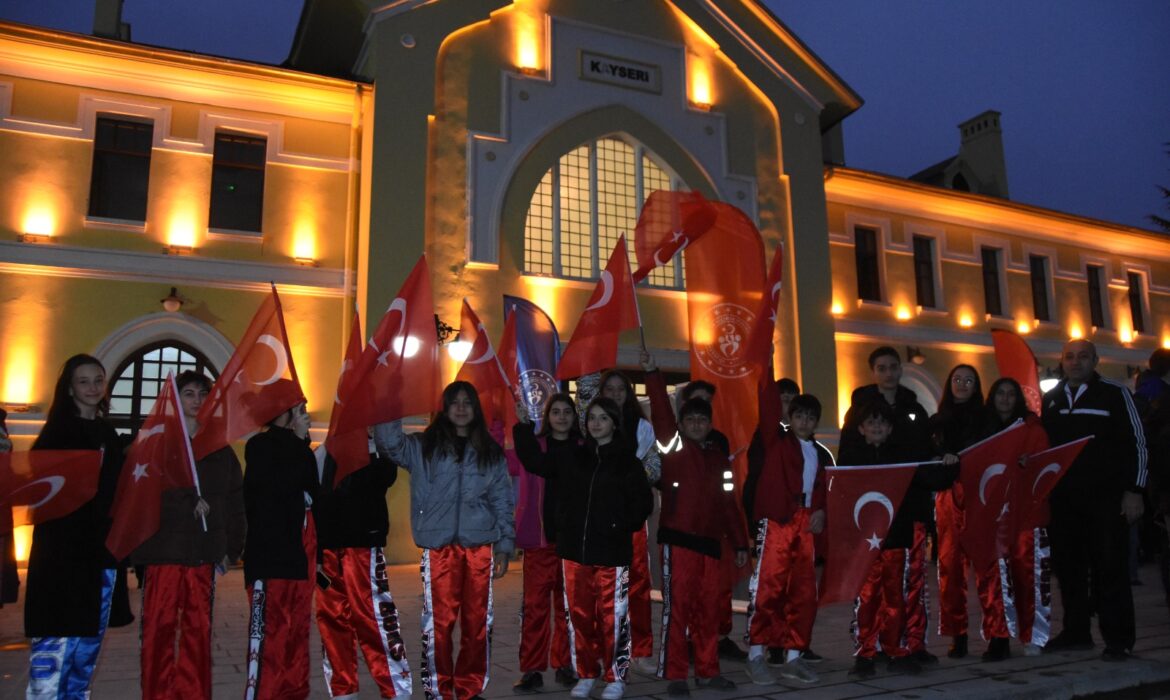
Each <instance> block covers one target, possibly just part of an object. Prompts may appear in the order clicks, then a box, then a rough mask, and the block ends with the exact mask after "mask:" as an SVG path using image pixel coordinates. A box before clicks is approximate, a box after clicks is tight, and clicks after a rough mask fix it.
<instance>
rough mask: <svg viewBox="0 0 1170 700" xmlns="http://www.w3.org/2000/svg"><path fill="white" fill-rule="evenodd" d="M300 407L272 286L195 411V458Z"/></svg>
mask: <svg viewBox="0 0 1170 700" xmlns="http://www.w3.org/2000/svg"><path fill="white" fill-rule="evenodd" d="M304 401H305V394H304V392H303V391H301V384H300V381H299V380H298V379H297V368H296V366H295V365H294V364H293V357H292V350H290V349H289V346H288V334H287V333H286V332H285V329H284V315H283V314H282V313H281V309H280V297H278V296H277V294H276V287H275V286H273V287H272V294H271V295H270V296H268V297H266V298H265V299H264V301H263V302H262V303H261V304H260V308H259V309H257V310H256V315H255V316H253V317H252V322H251V323H250V324H249V325H248V330H247V331H245V332H244V337H243V338H241V339H240V343H239V345H237V346H236V351H235V353H233V354H232V357H231V359H230V360H228V363H227V365H226V366H224V368H223V373H222V374H220V375H219V379H218V380H217V381H216V382H215V384H214V385H213V386H212V387H211V393H210V394H209V395H208V397H207V400H206V401H205V402H204V403H203V407H202V408H200V409H199V416H198V418H197V421H198V422H199V430H198V432H197V433H196V434H195V441H194V443H193V448H194V451H195V458H196V459H203V458H204V457H206V456H207V455H209V454H211V453H212V452H215V451H216V450H218V449H220V448H221V447H226V446H227V445H228V444H229V443H231V442H232V441H234V440H239V439H240V438H242V437H244V436H245V435H248V434H249V433H254V432H256V431H257V430H259V429H260V427H261V426H263V425H266V424H267V423H268V422H269V421H271V420H272V419H273V418H276V417H277V416H279V415H280V414H282V413H284V412H285V411H287V410H289V409H290V408H292V407H293V406H296V405H297V404H300V403H304Z"/></svg>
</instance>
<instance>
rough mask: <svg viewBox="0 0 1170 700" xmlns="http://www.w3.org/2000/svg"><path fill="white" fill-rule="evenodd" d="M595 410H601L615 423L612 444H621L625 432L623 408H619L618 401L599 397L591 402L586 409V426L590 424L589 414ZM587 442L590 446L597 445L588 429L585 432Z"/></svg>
mask: <svg viewBox="0 0 1170 700" xmlns="http://www.w3.org/2000/svg"><path fill="white" fill-rule="evenodd" d="M594 408H600V409H601V410H603V411H605V413H606V415H608V416H609V419H610V420H612V421H613V437H612V438H611V443H613V444H618V443H620V442H621V440H622V435H623V433H624V432H625V431H624V430H623V429H622V418H623V416H622V407H621V406H618V404H617V401H614V400H613V399H609V398H606V397H604V396H598V397H597V398H595V399H593V400H592V401H590V402H589V405H588V406H586V407H585V422H586V424H588V423H589V412H590V411H592V410H593V409H594ZM585 440H586V441H587V443H588V444H589V445H596V444H597V441H596V440H594V439H593V436H592V435H590V434H589V431H588V429H587V430H586V431H585Z"/></svg>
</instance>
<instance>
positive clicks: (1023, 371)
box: [991, 328, 1041, 415]
mask: <svg viewBox="0 0 1170 700" xmlns="http://www.w3.org/2000/svg"><path fill="white" fill-rule="evenodd" d="M991 342H992V343H993V344H994V345H995V364H996V367H998V368H999V376H1001V377H1011V378H1012V379H1014V380H1016V381H1017V382H1019V383H1020V388H1021V389H1023V390H1024V401H1025V402H1026V403H1027V404H1028V410H1029V411H1031V412H1032V413H1035V414H1036V415H1040V398H1041V391H1040V375H1038V374H1037V373H1036V356H1035V355H1034V354H1032V349H1031V348H1029V347H1028V343H1027V342H1025V341H1024V339H1023V338H1021V337H1020V336H1019V335H1017V334H1015V333H1013V332H1012V331H1009V330H1004V329H1002V328H994V329H992V331H991Z"/></svg>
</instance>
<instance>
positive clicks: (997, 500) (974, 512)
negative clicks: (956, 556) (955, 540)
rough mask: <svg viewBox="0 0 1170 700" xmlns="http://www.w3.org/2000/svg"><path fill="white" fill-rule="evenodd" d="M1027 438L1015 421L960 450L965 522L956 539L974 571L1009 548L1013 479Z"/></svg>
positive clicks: (1024, 431) (985, 566)
mask: <svg viewBox="0 0 1170 700" xmlns="http://www.w3.org/2000/svg"><path fill="white" fill-rule="evenodd" d="M1027 438H1028V431H1027V430H1024V423H1023V422H1022V421H1017V422H1016V423H1013V424H1012V425H1010V426H1008V427H1007V428H1004V429H1003V430H1001V431H999V432H998V433H996V434H995V435H992V436H991V437H989V438H987V439H985V440H981V441H980V442H977V443H975V444H974V445H971V446H970V447H968V448H967V449H965V450H963V451H962V452H960V453H959V483H960V484H962V486H963V495H964V497H963V514H964V515H963V517H964V521H965V525H964V527H963V530H962V532H960V533H959V541H960V542H961V543H962V545H963V550H964V551H965V552H966V553H967V557H968V558H969V559H970V560H971V564H972V565H973V566H974V567H975V570H976V571H982V570H984V569H986V568H987V567H989V566H991V565H992V564H994V563H995V561H996V560H997V559H999V558H1000V557H1002V556H1004V555H1006V553H1007V551H1008V548H1009V547H1010V544H1011V537H1012V535H1013V534H1014V533H1013V530H1014V527H1013V523H1012V516H1011V503H1010V501H1011V498H1010V497H1011V493H1012V481H1013V480H1014V479H1015V478H1016V477H1017V475H1018V472H1019V466H1018V465H1019V463H1020V458H1021V457H1022V456H1023V455H1024V442H1025V440H1026V439H1027Z"/></svg>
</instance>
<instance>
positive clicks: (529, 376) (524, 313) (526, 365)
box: [504, 294, 561, 431]
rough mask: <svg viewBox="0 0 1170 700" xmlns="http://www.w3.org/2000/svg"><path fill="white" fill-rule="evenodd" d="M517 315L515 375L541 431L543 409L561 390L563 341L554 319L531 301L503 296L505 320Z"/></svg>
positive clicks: (525, 401)
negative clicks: (559, 370)
mask: <svg viewBox="0 0 1170 700" xmlns="http://www.w3.org/2000/svg"><path fill="white" fill-rule="evenodd" d="M513 314H515V315H516V368H515V371H516V374H517V382H518V387H519V390H520V398H521V400H522V401H523V402H524V405H525V406H526V407H527V408H528V415H529V416H531V417H532V420H533V422H534V423H536V429H537V430H538V431H539V430H540V423H541V420H542V419H543V418H544V407H545V405H547V404H548V399H549V397H550V396H552V395H553V394H555V393H557V392H558V391H560V390H561V385H560V382H558V381H557V380H556V371H557V362H559V361H560V359H561V339H560V336H559V335H557V327H556V325H554V324H553V322H552V319H551V318H549V316H548V314H546V313H545V312H544V309H542V308H540V307H539V306H537V305H536V304H533V303H532V302H531V301H528V300H527V299H524V298H522V297H514V296H508V295H507V294H505V295H504V319H505V322H507V319H508V318H509V317H510V316H512V315H513Z"/></svg>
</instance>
